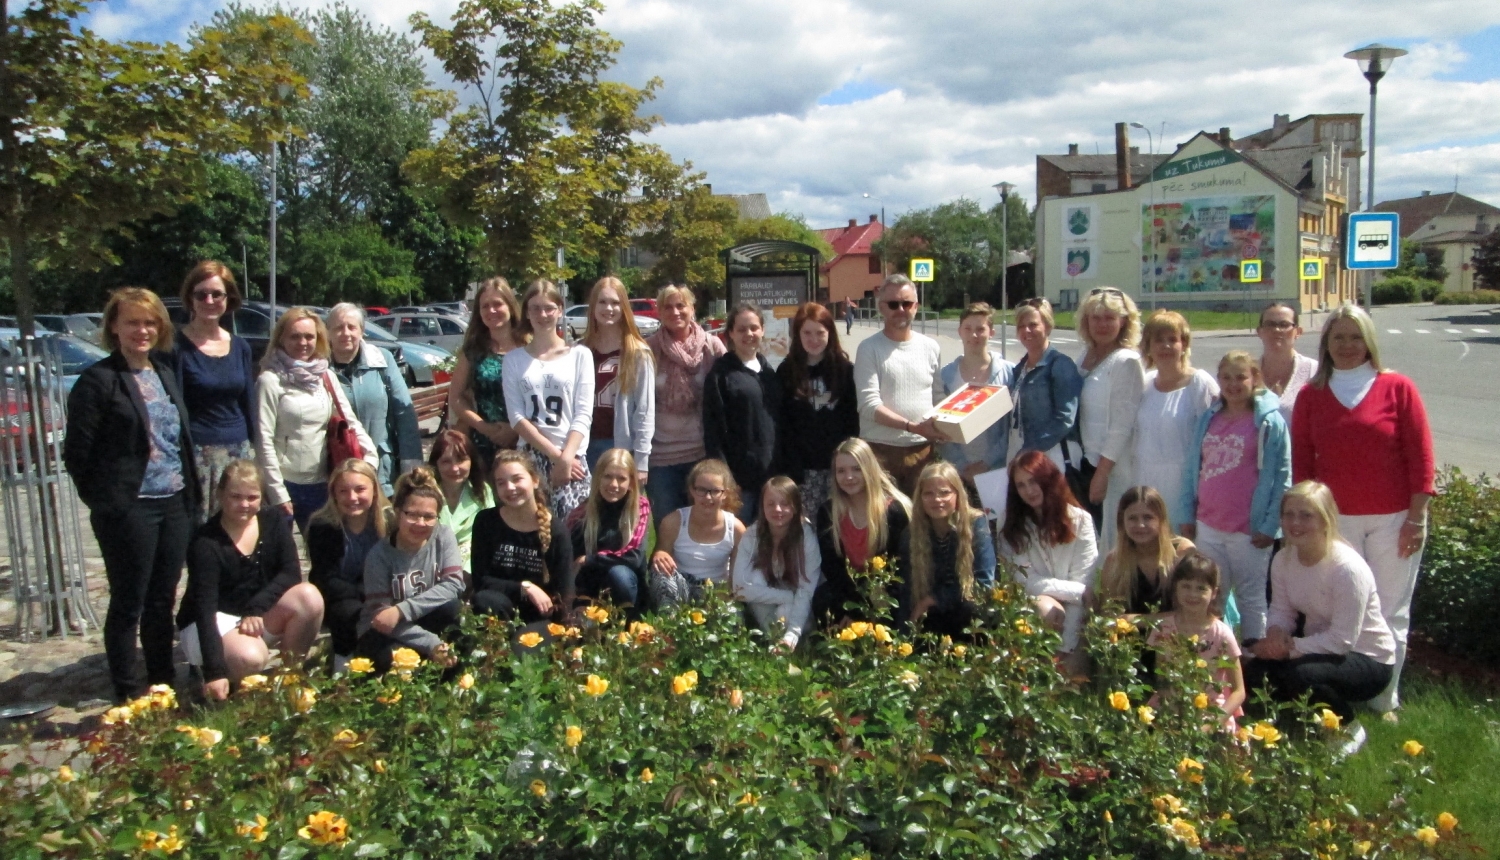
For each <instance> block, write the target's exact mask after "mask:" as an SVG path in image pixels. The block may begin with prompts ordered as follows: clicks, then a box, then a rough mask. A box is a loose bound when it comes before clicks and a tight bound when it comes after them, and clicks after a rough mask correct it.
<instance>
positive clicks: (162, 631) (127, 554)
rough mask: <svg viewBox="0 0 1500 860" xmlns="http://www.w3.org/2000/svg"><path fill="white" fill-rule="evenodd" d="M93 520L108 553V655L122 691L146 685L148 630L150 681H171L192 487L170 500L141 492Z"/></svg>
mask: <svg viewBox="0 0 1500 860" xmlns="http://www.w3.org/2000/svg"><path fill="white" fill-rule="evenodd" d="M89 524H90V525H92V526H93V527H94V538H95V540H97V541H98V543H99V554H100V555H101V556H103V557H104V575H105V577H106V578H107V579H108V580H109V611H108V612H107V613H106V614H105V616H104V654H105V656H106V658H107V659H108V661H109V675H110V680H112V681H113V682H114V688H115V697H116V698H118V699H126V698H129V697H131V696H133V695H136V694H137V693H139V692H140V687H139V682H138V681H137V679H136V659H135V638H136V631H137V630H139V631H140V637H141V651H142V652H143V653H144V654H145V657H146V683H148V684H171V683H172V682H173V681H174V680H176V673H175V672H174V670H173V667H172V638H173V636H174V635H175V634H176V632H177V625H176V624H174V623H173V620H172V604H174V603H176V602H177V582H178V580H179V579H180V578H181V577H182V565H183V562H184V561H185V560H186V559H187V549H188V542H189V541H190V540H191V539H192V536H193V513H192V512H191V511H189V510H188V502H187V493H186V492H179V493H177V494H176V495H174V496H170V497H168V498H165V499H144V498H142V499H136V500H135V504H133V505H130V506H129V507H128V508H126V509H125V510H123V511H90V512H89Z"/></svg>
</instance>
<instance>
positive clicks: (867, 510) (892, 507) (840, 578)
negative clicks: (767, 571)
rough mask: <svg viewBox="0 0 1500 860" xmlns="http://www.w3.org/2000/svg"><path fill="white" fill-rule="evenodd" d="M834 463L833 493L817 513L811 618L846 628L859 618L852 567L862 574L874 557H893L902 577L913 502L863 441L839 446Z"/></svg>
mask: <svg viewBox="0 0 1500 860" xmlns="http://www.w3.org/2000/svg"><path fill="white" fill-rule="evenodd" d="M832 465H833V492H832V493H831V494H830V496H829V499H828V501H827V502H826V503H825V504H824V505H823V506H822V507H821V508H819V509H818V512H817V534H818V548H819V550H820V551H821V552H822V555H823V582H822V584H821V585H819V586H818V592H817V594H816V595H814V596H813V614H814V617H816V618H817V619H818V621H819V622H829V621H832V622H835V623H836V624H843V623H846V622H848V621H855V620H860V619H857V618H856V617H855V614H858V613H857V611H856V610H851V609H849V608H848V606H847V604H849V603H851V602H858V601H859V600H860V597H861V595H860V593H859V588H858V587H857V586H856V585H855V583H854V580H853V578H851V577H850V575H849V569H850V568H851V567H852V568H854V569H855V570H860V569H863V568H864V567H865V566H866V565H868V564H869V563H870V560H871V559H873V558H875V557H876V556H878V555H889V556H891V560H892V563H893V565H894V567H895V570H894V571H893V572H894V573H895V574H896V578H897V580H898V581H899V580H900V579H901V577H902V576H904V569H903V568H904V565H903V563H902V561H901V556H900V549H901V547H902V546H903V545H904V544H905V542H906V533H907V529H908V527H909V526H910V525H911V500H910V499H908V498H907V497H906V494H905V493H902V492H901V491H900V490H898V489H897V488H896V483H895V482H894V481H892V480H891V476H890V475H888V474H886V472H885V470H884V469H882V468H881V467H880V461H879V460H878V459H876V457H875V450H874V449H873V448H871V447H870V443H868V442H866V441H865V440H863V439H860V438H858V437H853V438H849V439H845V440H844V441H843V442H840V443H839V445H838V447H837V448H835V449H834V454H833V464H832ZM851 613H855V614H851ZM865 620H868V619H865Z"/></svg>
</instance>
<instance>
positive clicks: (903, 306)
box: [885, 299, 917, 311]
mask: <svg viewBox="0 0 1500 860" xmlns="http://www.w3.org/2000/svg"><path fill="white" fill-rule="evenodd" d="M885 306H886V307H888V308H890V309H891V310H893V311H909V310H911V309H912V308H914V307H916V306H917V303H916V302H914V301H911V300H909V299H908V300H906V301H902V300H899V299H891V300H890V301H888V302H886V303H885Z"/></svg>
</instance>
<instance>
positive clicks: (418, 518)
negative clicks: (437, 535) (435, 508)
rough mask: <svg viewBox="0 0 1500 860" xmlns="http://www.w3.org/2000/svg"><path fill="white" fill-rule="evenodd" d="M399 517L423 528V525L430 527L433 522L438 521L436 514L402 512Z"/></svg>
mask: <svg viewBox="0 0 1500 860" xmlns="http://www.w3.org/2000/svg"><path fill="white" fill-rule="evenodd" d="M401 516H402V517H403V518H404V519H406V520H407V521H408V522H413V523H417V524H419V525H424V526H425V525H431V524H433V523H435V522H437V521H438V515H437V514H427V513H421V512H408V511H402V512H401Z"/></svg>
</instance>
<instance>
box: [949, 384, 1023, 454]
mask: <svg viewBox="0 0 1500 860" xmlns="http://www.w3.org/2000/svg"><path fill="white" fill-rule="evenodd" d="M1011 406H1012V404H1011V402H1010V391H1009V389H1007V388H1005V387H1004V386H1001V385H969V384H967V383H965V384H964V386H963V387H962V388H960V389H958V390H957V391H955V392H953V393H952V394H950V395H948V396H947V397H945V398H943V402H941V403H939V404H938V405H937V406H935V407H933V410H932V412H931V415H932V417H934V418H936V419H937V422H936V423H937V427H938V429H939V430H941V431H943V433H945V434H946V435H947V436H948V438H949V439H951V440H952V441H954V442H959V443H963V444H967V443H969V442H972V441H974V440H975V439H976V438H978V436H979V434H980V433H983V432H984V431H986V430H988V429H989V428H990V427H992V426H994V424H995V422H996V421H999V420H1000V419H1001V418H1004V417H1005V414H1006V413H1007V412H1009V411H1010V410H1011Z"/></svg>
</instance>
